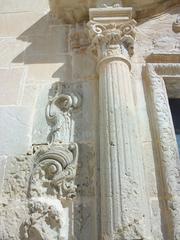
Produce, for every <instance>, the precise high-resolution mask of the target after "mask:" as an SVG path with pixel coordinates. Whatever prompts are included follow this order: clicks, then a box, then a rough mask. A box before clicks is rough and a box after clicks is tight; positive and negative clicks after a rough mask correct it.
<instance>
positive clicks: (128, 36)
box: [88, 20, 136, 57]
mask: <svg viewBox="0 0 180 240" xmlns="http://www.w3.org/2000/svg"><path fill="white" fill-rule="evenodd" d="M135 25H136V22H135V21H134V20H130V21H128V22H126V23H121V24H117V23H109V24H100V23H98V22H95V21H90V22H89V23H88V28H89V33H90V38H91V39H92V44H91V46H90V48H91V50H92V52H93V53H94V54H95V55H96V56H98V57H100V55H101V53H100V52H99V51H101V52H102V51H108V50H109V49H110V48H112V46H115V48H116V50H118V51H119V53H120V54H124V53H125V52H126V51H127V52H128V54H129V55H130V56H131V55H132V54H133V46H134V39H135ZM125 54H126V53H125Z"/></svg>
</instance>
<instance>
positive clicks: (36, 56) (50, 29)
mask: <svg viewBox="0 0 180 240" xmlns="http://www.w3.org/2000/svg"><path fill="white" fill-rule="evenodd" d="M68 31H69V25H64V24H63V25H59V24H58V25H56V23H54V21H53V19H52V17H51V16H50V14H49V13H48V14H46V15H45V16H43V17H42V18H41V19H40V20H39V21H37V22H36V23H35V24H34V25H32V26H31V27H30V28H29V29H27V30H26V31H25V32H23V33H22V34H21V35H20V36H19V37H17V40H20V41H23V42H25V43H27V44H28V43H29V45H28V47H26V48H25V50H24V51H23V52H22V53H21V54H19V55H18V56H17V57H16V58H15V59H13V61H12V62H13V63H24V64H60V66H61V67H60V68H59V69H57V71H56V72H54V73H53V75H52V77H53V78H62V81H65V73H66V71H65V67H66V66H65V65H67V62H69V61H67V59H68V58H70V55H68V45H69V44H68ZM68 60H70V59H68ZM45 67H46V66H45ZM70 70H71V68H70V64H69V66H68V71H70Z"/></svg>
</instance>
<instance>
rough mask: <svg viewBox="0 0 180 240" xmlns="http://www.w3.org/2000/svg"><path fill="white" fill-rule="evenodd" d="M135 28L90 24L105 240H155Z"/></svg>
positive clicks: (126, 25)
mask: <svg viewBox="0 0 180 240" xmlns="http://www.w3.org/2000/svg"><path fill="white" fill-rule="evenodd" d="M133 24H134V22H132V21H131V22H130V23H128V24H127V23H126V24H125V25H123V24H121V25H117V24H109V25H108V24H106V25H101V24H99V23H95V22H90V23H89V24H88V25H89V28H90V33H91V37H92V45H91V49H92V51H93V53H94V54H96V56H97V71H98V74H99V108H100V113H99V126H100V186H101V236H102V239H108V240H109V239H111V240H117V239H118V240H121V239H122V240H125V239H126V240H134V239H152V238H151V236H150V224H149V222H148V221H149V216H148V214H149V212H148V204H147V198H146V192H145V186H144V183H145V181H144V172H143V161H142V157H141V154H140V143H139V140H138V135H137V122H136V113H135V105H134V101H133V89H132V85H131V76H130V67H131V66H130V62H129V59H128V58H129V55H130V54H132V46H133V40H134V31H133ZM147 219H148V220H147Z"/></svg>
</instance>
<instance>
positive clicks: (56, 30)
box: [22, 26, 68, 63]
mask: <svg viewBox="0 0 180 240" xmlns="http://www.w3.org/2000/svg"><path fill="white" fill-rule="evenodd" d="M26 34H27V36H26ZM67 35H68V30H67V28H65V27H61V26H58V27H51V28H49V29H48V31H46V33H45V34H42V35H39V34H37V35H30V36H28V32H27V33H25V36H24V35H23V36H22V39H23V38H24V39H25V41H27V42H29V43H31V44H30V46H29V47H27V48H26V50H25V53H24V55H25V63H57V62H59V58H58V57H57V56H59V55H61V54H62V53H67V52H68V38H67ZM57 39H58V41H57Z"/></svg>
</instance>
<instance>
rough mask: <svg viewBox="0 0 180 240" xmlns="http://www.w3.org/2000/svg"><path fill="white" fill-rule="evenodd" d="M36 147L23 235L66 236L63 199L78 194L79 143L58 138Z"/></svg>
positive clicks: (33, 236) (29, 237) (32, 236)
mask: <svg viewBox="0 0 180 240" xmlns="http://www.w3.org/2000/svg"><path fill="white" fill-rule="evenodd" d="M34 151H35V163H34V166H33V169H32V174H31V177H30V181H29V189H28V198H29V218H28V219H27V220H25V222H24V223H23V224H22V226H21V228H22V229H23V230H22V239H23V240H24V239H29V240H33V239H34V240H35V239H36V240H37V239H38V240H39V239H42V240H44V239H47V240H48V239H49V240H50V239H51V240H52V239H53V240H59V239H66V238H65V236H63V232H64V230H63V227H64V226H65V224H66V222H65V221H66V218H65V214H64V209H63V206H62V200H63V199H72V198H73V197H74V196H75V195H76V186H75V184H74V180H75V176H76V168H77V159H78V146H77V144H75V143H72V144H63V143H60V142H55V143H53V144H52V145H38V146H36V147H35V148H34ZM63 237H64V238H63ZM66 237H67V235H66Z"/></svg>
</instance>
